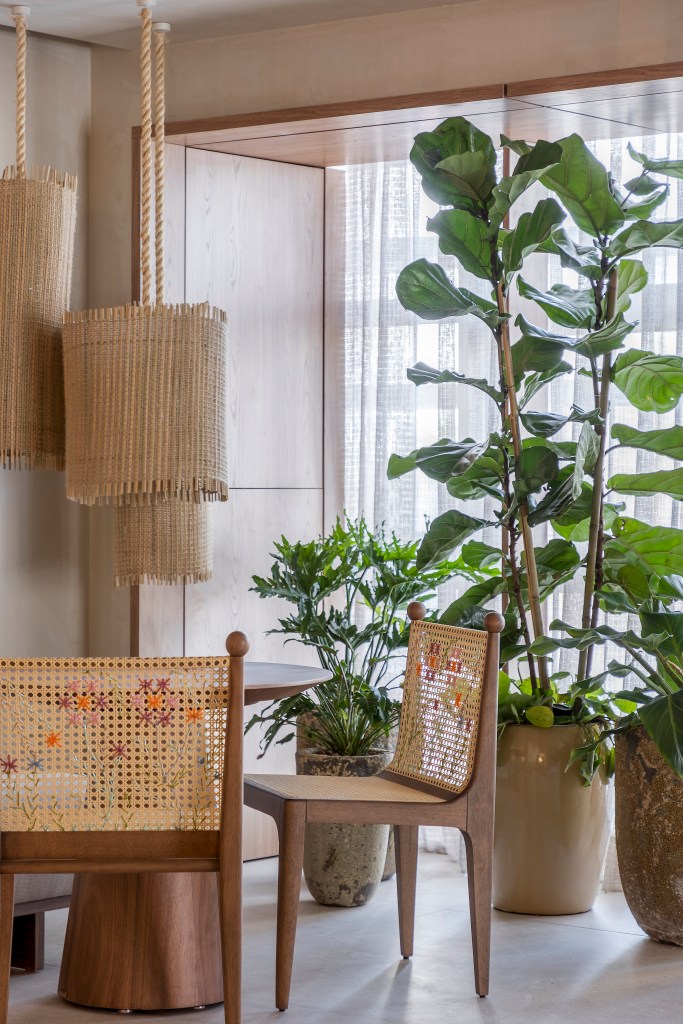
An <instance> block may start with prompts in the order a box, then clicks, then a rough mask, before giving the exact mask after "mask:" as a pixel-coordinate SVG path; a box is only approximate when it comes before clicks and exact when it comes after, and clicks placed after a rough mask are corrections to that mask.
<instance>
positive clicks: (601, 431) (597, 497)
mask: <svg viewBox="0 0 683 1024" xmlns="http://www.w3.org/2000/svg"><path fill="white" fill-rule="evenodd" d="M617 283H618V271H617V268H616V267H612V269H611V270H610V272H609V278H608V284H607V310H606V314H605V317H604V321H603V322H604V323H609V322H610V321H611V320H613V319H614V315H615V312H616V304H617ZM611 373H612V355H611V353H610V352H606V353H605V355H604V356H603V359H602V373H601V380H600V405H599V411H600V419H601V421H602V422H601V423H598V424H596V427H595V429H596V432H597V434H598V437H599V439H600V447H599V450H598V457H597V459H596V462H595V469H594V470H593V501H592V504H591V519H590V530H589V534H588V554H587V556H586V579H585V583H584V589H583V613H582V616H581V625H582V627H583V629H589V628H590V625H591V618H592V615H591V613H592V606H593V599H594V595H595V591H596V586H595V584H596V568H597V566H598V564H599V563H600V564H601V560H602V552H601V551H600V552H599V551H598V549H599V548H600V547H601V538H602V537H603V529H602V507H603V474H604V467H605V449H606V447H607V416H608V413H609V389H610V383H611V380H610V377H611ZM592 647H593V645H592V644H589V646H588V647H586V649H585V650H583V651H581V654H580V656H579V671H578V679H579V682H580V681H581V680H582V679H586V678H587V677H588V675H589V672H590V664H591V661H592Z"/></svg>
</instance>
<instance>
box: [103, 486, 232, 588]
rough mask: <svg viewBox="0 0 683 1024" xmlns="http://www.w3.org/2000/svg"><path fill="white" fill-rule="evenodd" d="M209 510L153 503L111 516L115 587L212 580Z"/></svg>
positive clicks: (186, 504)
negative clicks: (112, 518) (112, 517)
mask: <svg viewBox="0 0 683 1024" xmlns="http://www.w3.org/2000/svg"><path fill="white" fill-rule="evenodd" d="M212 540H213V537H212V530H211V509H210V508H209V506H208V504H207V503H206V502H203V503H201V504H196V503H194V502H190V501H178V499H176V498H171V499H169V500H168V501H164V502H157V503H156V504H154V505H148V506H147V507H141V506H131V505H128V506H126V507H120V508H117V509H116V510H115V514H114V585H115V586H117V587H125V586H130V585H133V584H140V583H203V582H204V581H205V580H208V579H210V578H211V570H212V567H213V543H212Z"/></svg>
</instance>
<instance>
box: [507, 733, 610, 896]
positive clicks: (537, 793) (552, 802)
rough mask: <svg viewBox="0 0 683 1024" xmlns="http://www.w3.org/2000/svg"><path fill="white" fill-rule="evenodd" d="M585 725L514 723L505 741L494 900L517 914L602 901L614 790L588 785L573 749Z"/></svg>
mask: <svg viewBox="0 0 683 1024" xmlns="http://www.w3.org/2000/svg"><path fill="white" fill-rule="evenodd" d="M584 742H585V739H584V732H583V730H582V729H581V727H580V726H575V725H566V726H553V727H552V728H550V729H538V728H535V727H534V726H531V725H509V726H507V727H506V728H505V731H504V732H503V735H502V737H501V740H500V742H499V744H498V769H497V781H496V823H495V842H494V853H493V905H494V906H495V907H496V908H497V909H498V910H508V911H512V912H514V913H517V914H580V913H582V912H583V911H586V910H590V908H591V907H592V905H593V901H594V900H595V897H596V894H597V891H598V886H599V883H600V876H601V873H602V868H603V864H604V860H605V854H606V852H607V844H608V841H609V835H610V826H611V821H612V807H613V788H612V786H611V785H610V784H608V783H606V782H605V781H604V780H603V779H602V778H601V777H600V775H598V776H596V778H595V780H594V781H593V784H592V785H591V786H583V785H582V784H581V781H580V779H579V775H578V770H577V768H576V767H573V768H570V769H569V770H568V771H567V770H566V768H567V762H568V760H569V755H570V752H571V750H572V748H573V747H578V746H581V744H582V743H584Z"/></svg>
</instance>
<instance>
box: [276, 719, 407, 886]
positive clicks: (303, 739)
mask: <svg viewBox="0 0 683 1024" xmlns="http://www.w3.org/2000/svg"><path fill="white" fill-rule="evenodd" d="M305 725H310V726H315V727H317V728H319V726H320V723H319V721H318V718H317V715H316V714H314V712H313V711H307V712H306V713H305V714H303V715H299V717H298V718H297V722H296V749H297V750H305V749H307V748H310V745H311V743H310V740H309V739H308V737H307V736H306V731H305V728H304V726H305ZM397 741H398V725H395V726H394V727H393V729H391V730H390V732H389V735H388V736H386V737H384V738H383V739H379V740H378V741H377V749H378V750H386V751H388V752H389V755H390V757H389V761H391V760H392V758H393V756H394V751H395V750H396V743H397ZM388 763H389V762H387V764H388ZM382 768H386V765H385V764H383V765H382V767H381V768H378V769H377V771H381V770H382ZM395 874H396V845H395V843H394V829H393V827H390V828H389V842H388V844H387V858H386V861H385V863H384V870H383V871H382V881H383V882H386V881H387V879H389V878H393V877H394V875H395Z"/></svg>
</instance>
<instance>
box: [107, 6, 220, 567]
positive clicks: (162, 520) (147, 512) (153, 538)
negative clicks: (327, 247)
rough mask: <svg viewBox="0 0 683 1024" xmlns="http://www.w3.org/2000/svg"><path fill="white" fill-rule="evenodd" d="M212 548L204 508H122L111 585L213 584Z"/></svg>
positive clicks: (160, 66) (158, 234)
mask: <svg viewBox="0 0 683 1024" xmlns="http://www.w3.org/2000/svg"><path fill="white" fill-rule="evenodd" d="M153 28H154V52H155V76H154V77H155V109H154V177H155V189H154V193H155V194H154V214H155V256H156V276H155V286H156V299H157V303H163V301H164V177H165V175H164V121H165V117H166V110H165V81H164V80H165V73H164V72H165V61H164V47H165V39H166V33H167V32H168V31H169V29H170V26H169V25H167V24H166V23H165V22H164V23H159V24H156V25H154V26H153ZM212 564H213V544H212V533H211V519H210V509H209V506H208V504H207V503H206V502H199V503H198V502H194V501H182V500H180V499H179V498H169V499H168V501H157V502H154V503H153V504H151V505H140V506H135V505H120V506H118V507H117V508H116V509H115V513H114V585H115V586H117V587H121V586H129V585H139V584H141V583H171V584H173V583H203V582H204V581H205V580H208V579H210V578H211V570H212Z"/></svg>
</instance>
